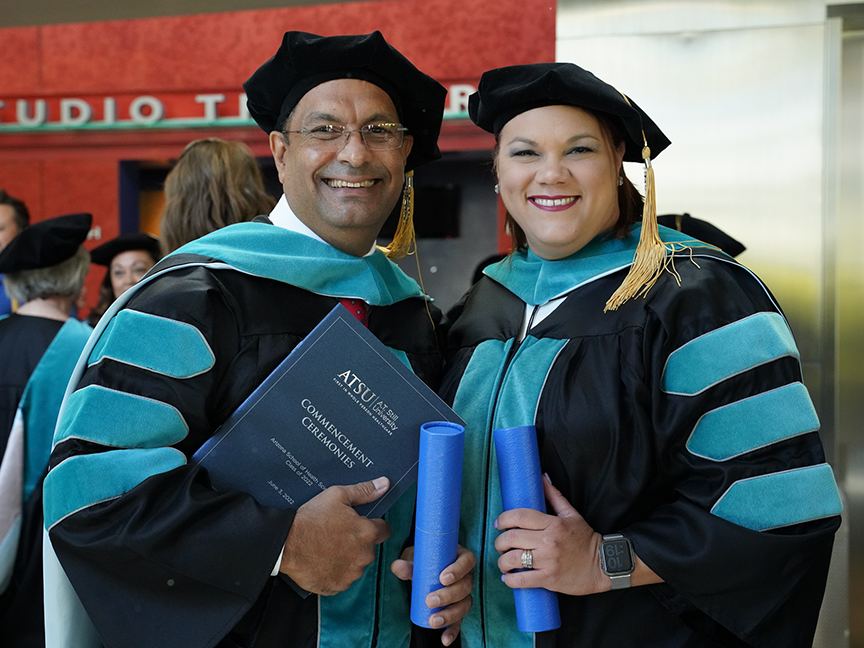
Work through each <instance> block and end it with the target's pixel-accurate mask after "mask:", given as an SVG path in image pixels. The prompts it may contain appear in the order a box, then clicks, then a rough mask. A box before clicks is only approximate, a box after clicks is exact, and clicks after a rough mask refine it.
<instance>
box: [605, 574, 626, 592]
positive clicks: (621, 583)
mask: <svg viewBox="0 0 864 648" xmlns="http://www.w3.org/2000/svg"><path fill="white" fill-rule="evenodd" d="M609 580H610V581H612V589H613V590H617V589H627V588H628V587H630V574H623V575H621V576H610V577H609Z"/></svg>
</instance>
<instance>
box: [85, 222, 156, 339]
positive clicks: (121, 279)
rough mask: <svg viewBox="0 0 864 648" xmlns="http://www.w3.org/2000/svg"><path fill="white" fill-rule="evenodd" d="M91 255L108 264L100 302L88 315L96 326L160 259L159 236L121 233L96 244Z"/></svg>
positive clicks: (100, 292)
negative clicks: (112, 305)
mask: <svg viewBox="0 0 864 648" xmlns="http://www.w3.org/2000/svg"><path fill="white" fill-rule="evenodd" d="M90 258H91V260H92V261H93V263H97V264H99V265H102V266H106V267H107V268H108V270H107V271H106V272H105V277H104V278H103V279H102V283H101V284H100V285H99V302H98V303H97V304H96V307H95V308H94V309H93V310H91V311H90V315H89V316H88V317H87V321H88V323H89V324H90V326H96V323H97V322H98V321H99V318H101V317H102V315H104V314H105V311H106V310H108V307H109V306H111V304H113V303H114V300H115V299H117V298H118V297H119V296H120V295H122V294H123V293H124V292H126V291H127V290H129V288H131V287H132V286H134V285H135V284H136V283H138V282H139V281H141V277H143V276H144V275H145V274H146V273H147V271H148V270H149V269H150V268H152V267H153V266H154V265H156V262H157V261H159V259H160V258H161V256H160V254H159V239H157V238H155V237H153V236H150V235H149V234H145V233H144V232H134V233H132V234H121V235H120V236H118V237H117V238H114V239H111V240H110V241H108V242H107V243H103V244H102V245H100V246H99V247H97V248H95V249H94V250H93V252H91V253H90Z"/></svg>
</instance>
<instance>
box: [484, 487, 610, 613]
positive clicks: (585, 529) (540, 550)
mask: <svg viewBox="0 0 864 648" xmlns="http://www.w3.org/2000/svg"><path fill="white" fill-rule="evenodd" d="M543 491H544V494H545V495H546V500H547V501H548V502H549V504H550V505H551V506H552V509H553V510H554V511H555V515H547V514H545V513H540V512H539V511H534V510H531V509H513V510H512V511H505V512H504V513H502V514H501V515H499V516H498V520H497V521H496V524H495V526H496V528H498V530H503V531H504V532H503V533H501V535H499V536H498V538H497V539H496V540H495V549H497V550H498V552H499V553H500V554H501V556H500V557H499V558H498V568H499V569H500V570H501V571H502V572H503V573H504V576H503V578H502V580H503V581H504V583H505V584H506V585H507V586H508V587H513V588H521V587H544V588H546V589H548V590H551V591H554V592H561V593H563V594H572V595H574V596H582V595H585V594H594V593H597V592H603V591H606V590H608V589H609V587H610V585H609V579H608V577H607V576H606V575H605V574H603V572H602V571H601V570H600V559H599V556H600V554H599V551H600V541H601V539H602V538H601V536H600V534H599V533H597V532H595V531H594V529H592V528H591V527H590V526H588V523H587V522H586V521H585V519H584V518H583V517H582V516H581V515H579V512H578V511H577V510H576V509H574V508H573V507H572V506H571V505H570V502H568V501H567V499H566V498H565V497H564V496H563V495H562V494H561V491H559V490H558V489H557V488H555V487H554V486H553V485H552V484H551V483H549V481H548V479H547V478H544V479H543ZM525 550H531V553H532V556H533V567H532V568H531V569H529V570H525V571H520V572H516V571H514V570H517V569H522V552H523V551H525Z"/></svg>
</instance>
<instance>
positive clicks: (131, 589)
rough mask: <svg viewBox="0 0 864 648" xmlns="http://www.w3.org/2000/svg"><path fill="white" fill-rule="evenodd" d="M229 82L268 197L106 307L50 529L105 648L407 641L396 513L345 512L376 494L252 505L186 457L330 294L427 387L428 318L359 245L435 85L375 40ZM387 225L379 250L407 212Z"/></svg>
mask: <svg viewBox="0 0 864 648" xmlns="http://www.w3.org/2000/svg"><path fill="white" fill-rule="evenodd" d="M245 89H246V92H247V95H248V97H249V109H250V113H251V114H252V115H253V117H254V118H255V120H256V121H257V123H258V124H259V125H260V126H261V127H262V128H263V129H264V130H265V132H267V133H269V134H270V145H271V149H272V152H273V156H274V159H275V160H276V165H277V169H278V171H279V177H280V180H281V181H282V183H283V187H284V191H285V195H284V196H283V197H282V199H281V200H280V201H279V204H278V205H277V206H276V208H275V209H274V211H273V212H272V213H271V214H270V217H269V219H264V222H260V219H259V222H253V223H241V224H238V225H232V226H230V227H227V228H224V229H222V230H219V231H217V232H214V233H213V234H210V235H208V236H206V237H204V238H202V239H199V240H198V241H195V242H192V243H190V244H188V245H186V246H184V247H183V248H180V249H179V250H178V251H177V252H175V253H174V254H172V255H170V256H169V257H167V258H166V259H164V260H163V261H162V262H161V263H160V264H158V265H157V266H156V267H155V268H154V269H153V270H151V272H150V275H149V276H150V279H148V278H145V279H144V280H143V281H142V283H141V284H138V286H136V287H135V288H133V289H131V290H130V291H128V292H127V293H125V294H124V296H123V298H121V299H119V300H118V302H116V303H115V305H113V306H112V308H111V309H109V311H108V313H106V316H105V317H104V318H103V320H102V322H101V323H100V326H99V327H97V329H96V332H95V334H94V336H93V339H92V341H91V345H88V348H87V349H85V352H84V355H85V356H87V357H88V366H87V367H86V368H84V367H83V366H82V372H81V373H82V376H81V379H80V382H78V383H77V384H78V389H77V391H75V392H74V393H72V394H71V395H70V396H69V397H68V400H67V403H66V405H65V414H64V416H63V418H62V420H61V422H60V424H59V425H58V429H57V433H56V435H55V443H56V447H55V450H54V453H53V455H52V470H51V472H50V473H49V475H48V477H47V479H46V482H45V517H46V520H45V524H46V528H47V529H48V530H49V531H50V537H51V542H52V543H53V546H54V549H55V551H56V553H57V556H58V558H59V559H60V561H61V563H62V566H63V568H64V570H65V572H66V573H67V574H68V576H69V579H70V580H71V582H72V585H73V586H74V587H75V590H76V592H77V594H78V596H79V597H80V599H81V602H82V603H83V605H84V607H85V608H86V610H87V612H88V614H89V616H90V618H91V619H92V621H93V623H94V625H95V627H96V630H97V631H98V633H99V635H100V638H101V640H102V642H103V643H104V645H105V646H106V647H107V648H114V647H123V648H128V647H131V646H160V647H171V646H177V647H178V648H179V647H181V646H182V647H183V648H193V647H195V646H201V647H210V646H220V647H227V646H255V647H256V648H268V647H270V646H274V647H275V646H279V647H280V648H281V647H294V646H297V647H301V646H316V645H322V646H323V645H336V644H341V645H345V646H402V645H407V644H408V641H409V632H410V626H409V623H408V618H409V611H408V599H407V593H406V591H405V587H404V584H403V583H401V582H400V581H399V580H398V579H397V578H395V577H394V576H393V575H392V574H390V573H389V571H388V566H389V565H390V563H392V562H393V561H395V560H396V559H397V558H398V557H399V556H400V554H401V552H402V550H403V547H404V545H405V542H406V539H407V538H408V536H409V535H410V531H411V516H412V507H413V502H412V501H411V498H405V497H403V498H401V499H400V500H399V501H398V502H397V503H396V505H395V506H394V507H393V508H392V509H391V510H390V511H389V512H388V515H387V521H386V522H385V521H382V520H367V519H365V518H361V517H359V516H358V515H357V514H356V512H355V511H354V509H353V508H352V505H356V504H360V503H364V502H369V501H373V500H374V499H376V498H378V497H380V496H381V495H382V494H383V493H384V492H385V491H386V489H387V488H388V483H387V480H386V479H378V480H375V481H374V482H368V483H363V484H358V485H355V486H350V487H339V486H337V487H331V488H328V489H327V490H325V491H323V492H322V493H321V494H320V495H319V496H317V497H315V498H313V499H312V500H310V501H309V502H308V503H307V504H305V505H303V506H301V507H300V508H299V509H297V510H276V509H269V508H264V507H261V506H259V505H258V504H257V503H256V502H255V501H254V500H253V499H252V498H251V497H250V496H248V495H246V494H244V493H239V492H229V493H217V492H215V491H214V490H212V489H211V488H210V486H209V482H208V479H207V475H206V472H205V471H202V470H201V469H200V468H197V467H195V466H190V465H189V464H188V461H187V459H188V457H189V456H191V454H192V453H194V452H195V450H197V449H198V448H199V447H200V446H201V444H202V443H203V442H204V441H206V440H207V439H208V438H209V437H210V436H211V435H212V434H213V432H214V431H215V430H216V429H217V428H218V427H219V425H220V423H221V422H222V421H223V420H224V419H225V418H226V417H227V416H228V415H229V414H230V413H231V412H232V411H233V410H235V409H236V408H237V407H238V406H239V405H240V404H241V403H242V401H243V400H244V399H245V398H246V396H248V395H249V394H250V393H251V391H252V390H253V389H254V388H255V387H256V386H257V385H258V384H260V383H261V382H262V381H263V380H264V378H265V377H266V376H267V375H268V374H269V373H270V372H271V371H272V370H273V369H274V368H275V367H276V365H277V364H278V363H279V362H280V361H281V360H282V359H283V358H284V357H285V356H286V355H287V354H288V353H289V352H290V351H291V349H292V348H293V347H294V346H295V345H296V344H297V343H299V341H301V340H302V339H303V337H304V336H305V335H307V334H308V333H309V331H311V329H312V328H313V327H314V326H315V325H316V324H317V323H318V321H320V320H321V319H322V318H323V317H324V315H326V314H327V313H328V312H329V311H330V310H331V309H332V308H333V307H334V306H335V304H336V303H338V302H339V301H340V300H342V299H343V298H344V299H348V300H349V301H348V302H347V303H348V304H349V305H350V306H352V307H353V310H354V312H358V311H359V315H358V317H359V318H361V319H362V320H363V321H364V322H365V323H366V325H367V326H368V328H369V329H370V330H371V331H372V332H373V333H374V334H375V335H377V336H378V337H379V339H381V340H382V341H383V342H384V343H385V344H386V345H388V346H389V347H391V348H392V349H394V350H396V352H397V353H399V354H402V355H404V357H406V358H407V359H408V360H409V361H410V364H411V366H412V368H413V369H414V371H415V373H417V374H418V375H419V376H420V377H421V378H422V379H424V380H426V381H427V382H430V383H432V384H434V383H435V381H436V380H437V378H438V373H439V371H440V355H439V352H438V349H437V340H436V332H435V330H434V321H437V319H438V317H439V314H438V313H437V311H435V310H434V309H432V308H431V307H429V306H428V304H427V303H426V300H425V297H424V295H423V293H422V291H420V289H419V288H418V286H417V285H416V284H415V283H414V282H413V281H411V280H410V279H408V278H407V277H406V276H405V275H404V274H402V273H401V271H399V269H398V268H397V267H396V266H395V265H394V264H393V263H392V262H390V261H389V260H388V259H387V258H386V256H385V255H384V254H383V253H382V251H380V250H377V249H375V246H374V243H375V237H376V236H377V234H378V231H379V230H380V228H381V226H382V225H383V223H384V221H385V220H386V218H387V216H388V215H389V214H390V212H391V211H392V210H393V209H394V207H395V205H396V204H397V202H398V201H399V200H400V196H402V194H403V182H404V176H405V175H406V173H411V172H412V171H413V169H414V168H415V167H416V166H418V165H420V164H423V163H425V162H428V161H431V160H433V159H435V158H436V157H438V156H439V155H440V154H439V152H438V148H437V144H436V140H437V136H438V132H439V130H440V125H441V116H442V113H443V104H444V96H445V91H444V89H443V88H442V87H441V86H440V85H439V84H438V83H437V82H435V81H434V80H433V79H431V78H430V77H428V76H426V75H425V74H423V73H422V72H420V71H419V70H417V69H416V68H415V67H414V66H413V65H412V64H411V63H410V62H409V61H408V60H407V59H405V58H404V57H403V56H402V55H401V54H399V53H398V52H397V51H396V50H395V49H393V48H392V47H391V46H390V45H388V44H387V42H386V41H385V40H384V38H383V37H382V36H381V34H380V33H378V32H375V33H373V34H369V35H365V36H337V37H330V38H322V37H319V36H313V35H311V34H304V33H300V32H289V33H287V34H286V35H285V37H284V39H283V42H282V45H281V47H280V48H279V51H278V52H277V53H276V55H275V56H274V57H273V58H272V59H270V60H269V61H268V62H267V63H265V64H264V65H263V66H262V67H261V68H260V69H259V70H258V71H257V72H256V73H255V74H254V75H253V76H252V77H251V78H250V79H249V81H247V83H246V84H245ZM403 125H404V126H403ZM403 129H407V130H403ZM409 190H410V188H409ZM403 202H404V203H405V204H407V205H410V202H411V201H410V196H408V195H406V200H404V201H403ZM402 225H403V226H402V227H401V228H400V230H401V232H402V234H401V235H399V234H397V247H398V243H399V241H400V240H401V241H402V243H405V242H406V241H410V235H409V234H406V232H409V233H410V231H411V227H410V225H411V223H410V213H409V212H407V211H406V212H404V214H403V218H402ZM352 302H353V303H352ZM76 378H77V376H76V377H73V381H74V380H75V379H76ZM388 537H389V540H388ZM472 565H473V557H472V556H471V555H470V554H467V555H466V554H465V553H462V554H461V555H460V558H458V559H457V561H456V562H455V563H454V564H453V565H451V566H450V567H448V569H447V570H445V572H444V575H443V576H442V581H443V582H444V583H446V584H448V585H449V586H448V587H446V588H444V589H443V590H441V591H440V592H441V594H440V595H441V601H440V604H441V605H448V604H450V603H455V602H457V601H458V603H456V604H455V605H452V606H450V607H448V608H446V609H445V610H443V611H442V612H441V613H440V614H439V613H436V616H435V618H436V622H435V625H437V626H441V625H444V624H452V627H451V629H448V630H447V631H446V633H449V634H446V633H445V635H444V636H443V638H442V641H444V642H445V643H449V642H450V641H452V640H453V638H454V637H455V633H456V632H458V622H459V620H460V619H461V617H462V616H464V614H465V613H466V612H467V609H468V607H470V597H469V596H468V594H469V592H470V588H471V577H470V570H471V567H472ZM405 568H406V563H405V562H404V561H398V562H397V563H396V567H395V569H396V571H397V572H399V575H400V576H402V577H404V576H406V574H405V573H404V572H405ZM279 572H281V576H280V577H274V576H273V575H274V574H278V573H279ZM283 577H285V578H283ZM450 583H452V584H450ZM298 589H302V590H306V591H307V592H312V593H313V594H315V595H317V596H314V595H313V596H308V597H306V598H302V597H301V595H300V594H298V591H297V590H298ZM433 602H434V601H433ZM46 616H47V615H46ZM49 632H50V627H49ZM417 638H418V639H419V637H417ZM49 645H54V644H52V643H51V641H50V638H49ZM57 645H61V643H60V642H59V641H58V644H57ZM67 645H74V644H68V643H67Z"/></svg>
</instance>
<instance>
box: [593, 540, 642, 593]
mask: <svg viewBox="0 0 864 648" xmlns="http://www.w3.org/2000/svg"><path fill="white" fill-rule="evenodd" d="M635 568H636V564H635V561H634V559H633V547H632V545H631V544H630V541H629V540H628V539H627V538H625V537H624V536H623V535H621V534H620V533H613V534H612V535H604V536H603V540H601V542H600V569H602V570H603V573H604V574H606V575H607V576H608V577H609V578H610V579H611V580H612V589H613V590H617V589H625V588H627V587H630V574H632V573H633V570H634V569H635Z"/></svg>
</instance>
